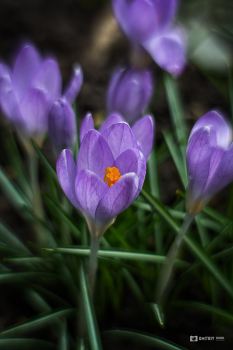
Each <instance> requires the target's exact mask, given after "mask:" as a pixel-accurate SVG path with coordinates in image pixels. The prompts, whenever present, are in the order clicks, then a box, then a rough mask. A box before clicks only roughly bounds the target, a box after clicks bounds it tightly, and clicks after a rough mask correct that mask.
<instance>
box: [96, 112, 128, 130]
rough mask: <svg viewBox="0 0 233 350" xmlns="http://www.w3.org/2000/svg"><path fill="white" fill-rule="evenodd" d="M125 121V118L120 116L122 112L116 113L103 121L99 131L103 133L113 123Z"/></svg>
mask: <svg viewBox="0 0 233 350" xmlns="http://www.w3.org/2000/svg"><path fill="white" fill-rule="evenodd" d="M123 121H124V119H123V118H122V117H121V116H120V114H116V113H114V114H112V115H110V117H108V118H107V119H106V120H105V121H104V122H103V124H102V125H101V127H100V129H99V133H100V134H102V133H103V132H104V131H105V130H106V129H107V128H109V127H110V126H112V125H113V124H116V123H121V122H123Z"/></svg>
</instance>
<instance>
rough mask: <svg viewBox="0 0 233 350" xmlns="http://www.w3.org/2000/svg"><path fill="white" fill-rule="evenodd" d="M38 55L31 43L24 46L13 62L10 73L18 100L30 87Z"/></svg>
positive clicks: (38, 64)
mask: <svg viewBox="0 0 233 350" xmlns="http://www.w3.org/2000/svg"><path fill="white" fill-rule="evenodd" d="M40 62H41V59H40V56H39V54H38V52H37V51H36V49H35V48H34V47H33V46H32V45H26V46H24V47H23V48H22V49H21V51H20V53H19V55H18V57H17V59H16V62H15V66H14V71H13V75H12V82H13V86H14V91H15V94H16V97H17V100H18V102H20V101H21V99H22V97H23V96H24V94H25V93H26V91H27V90H28V89H29V88H30V86H31V82H32V79H33V77H34V76H35V74H36V72H37V70H38V68H39V66H40Z"/></svg>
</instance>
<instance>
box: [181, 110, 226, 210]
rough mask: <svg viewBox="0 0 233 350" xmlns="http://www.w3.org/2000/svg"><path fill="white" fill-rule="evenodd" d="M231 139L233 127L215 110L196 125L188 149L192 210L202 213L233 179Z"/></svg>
mask: <svg viewBox="0 0 233 350" xmlns="http://www.w3.org/2000/svg"><path fill="white" fill-rule="evenodd" d="M231 141H232V134H231V129H230V127H229V126H228V124H227V123H226V121H225V120H224V119H223V117H221V116H220V115H219V114H218V113H217V112H215V111H211V112H208V113H207V114H205V115H204V116H203V117H202V118H200V119H199V120H198V121H197V122H196V124H195V125H194V127H193V129H192V131H191V134H190V137H189V142H188V147H187V152H186V159H187V168H188V188H187V198H186V207H187V211H188V212H189V213H191V214H197V213H199V212H200V211H201V209H202V208H203V207H204V206H205V205H206V204H207V202H208V201H209V199H210V198H211V197H212V196H213V195H214V194H215V193H217V192H218V191H220V190H221V189H222V188H223V187H225V186H227V185H228V184H229V183H230V182H231V181H232V180H233V143H231Z"/></svg>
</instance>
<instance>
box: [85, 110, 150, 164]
mask: <svg viewBox="0 0 233 350" xmlns="http://www.w3.org/2000/svg"><path fill="white" fill-rule="evenodd" d="M116 123H125V121H124V118H122V116H121V115H119V114H116V113H114V114H112V115H110V116H109V117H108V118H107V119H106V120H105V122H104V123H103V124H102V125H101V127H100V129H99V132H100V134H103V133H104V132H105V130H106V129H107V128H109V127H110V126H112V125H114V124H116ZM91 129H94V122H93V119H92V115H91V114H90V113H88V114H87V115H86V116H85V118H84V119H83V122H82V124H81V128H80V142H82V140H83V139H84V136H85V135H86V134H87V132H88V131H89V130H91ZM131 131H132V133H133V135H134V137H135V139H136V141H137V147H138V149H139V150H140V151H141V152H142V153H143V155H144V157H145V159H146V161H147V160H148V158H149V156H150V153H151V150H152V146H153V141H154V118H153V117H152V116H151V115H146V116H144V117H143V118H141V119H139V120H138V121H136V123H135V124H134V125H133V126H132V128H131Z"/></svg>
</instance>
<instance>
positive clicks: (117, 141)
mask: <svg viewBox="0 0 233 350" xmlns="http://www.w3.org/2000/svg"><path fill="white" fill-rule="evenodd" d="M102 135H103V137H104V138H105V140H106V141H107V143H108V145H109V146H110V148H111V150H112V154H113V156H114V158H115V159H116V158H117V157H118V156H119V155H120V154H121V153H122V152H124V151H126V150H127V149H128V148H137V149H138V148H139V147H138V144H137V141H136V139H135V137H134V136H133V133H132V131H131V129H130V127H129V125H128V124H126V123H117V124H113V125H112V126H110V127H109V128H107V129H106V130H105V131H104V132H103V134H102Z"/></svg>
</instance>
